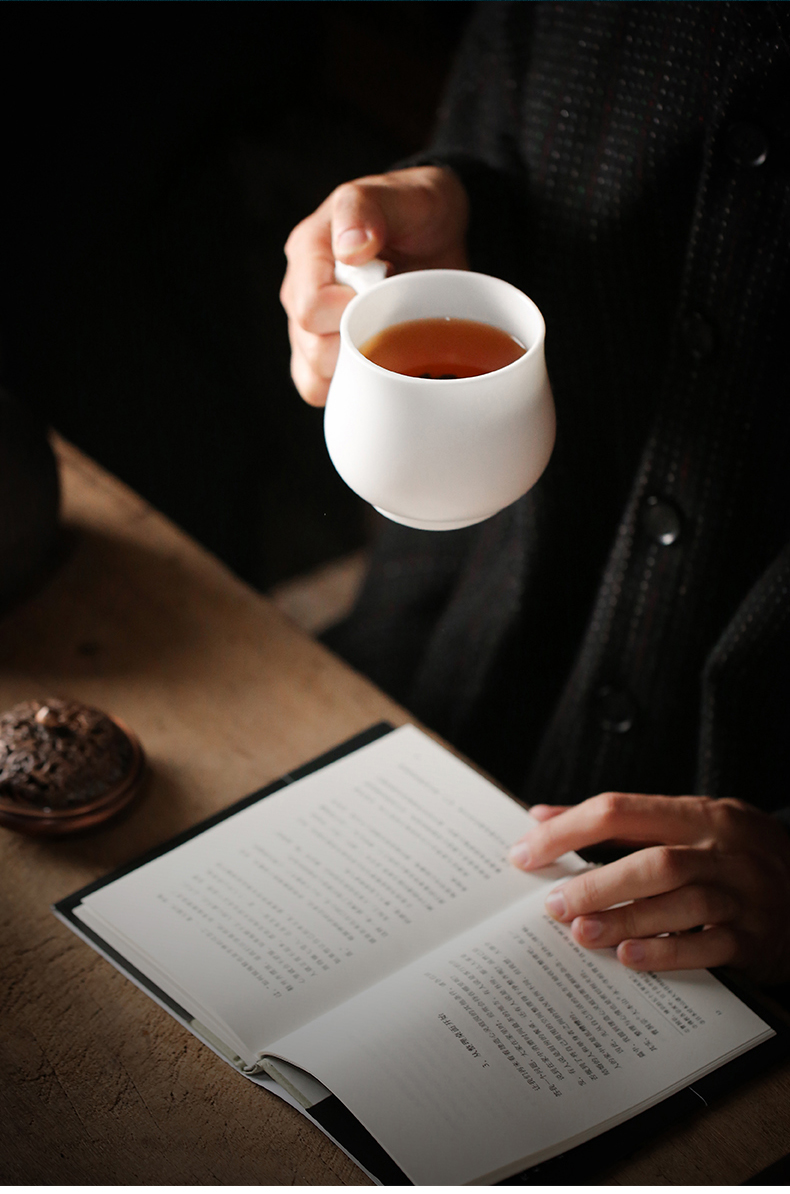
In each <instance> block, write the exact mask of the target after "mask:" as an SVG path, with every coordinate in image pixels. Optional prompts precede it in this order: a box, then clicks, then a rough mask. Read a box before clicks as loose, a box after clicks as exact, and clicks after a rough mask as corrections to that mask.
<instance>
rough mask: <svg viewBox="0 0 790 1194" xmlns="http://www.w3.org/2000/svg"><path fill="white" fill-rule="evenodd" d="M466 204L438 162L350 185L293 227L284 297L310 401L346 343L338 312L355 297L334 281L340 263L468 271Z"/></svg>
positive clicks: (325, 386) (316, 400)
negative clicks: (342, 340)
mask: <svg viewBox="0 0 790 1194" xmlns="http://www.w3.org/2000/svg"><path fill="white" fill-rule="evenodd" d="M468 211H469V208H468V201H467V197H466V191H465V190H464V188H463V186H462V184H461V182H460V180H459V179H458V177H457V175H456V174H454V173H453V171H452V170H446V169H443V168H440V167H438V166H416V167H412V168H411V169H408V170H393V171H392V172H391V173H389V174H377V175H372V176H371V177H369V178H360V179H357V180H356V181H355V182H347V183H344V184H343V185H342V186H340V187H338V188H337V190H335V191H333V192H332V194H331V195H330V196H329V197H328V198H327V199H326V200H325V201H324V202H323V203H322V204H321V206H320V207H319V208H318V209H317V210H316V211H314V212H313V214H312V215H311V216H308V217H307V219H305V220H302V222H301V223H300V224H297V226H296V227H295V228H294V230H293V232H292V233H291V235H290V236H289V238H288V241H287V243H286V246H285V256H286V259H287V262H288V268H287V270H286V274H285V278H284V280H283V285H282V289H281V291H280V299H281V301H282V304H283V306H284V307H285V311H286V314H287V316H288V334H289V336H290V340H291V352H292V357H291V375H292V377H293V380H294V384H295V386H296V388H297V390H298V391H299V393H300V394H301V396H302V398H304V400H305V402H309V403H310V405H311V406H323V405H324V403H325V402H326V396H327V393H328V392H329V383H330V381H331V380H332V374H333V373H334V369H335V364H336V363H337V354H338V351H339V348H340V335H339V333H340V317H341V315H342V314H343V311H344V310H345V308H346V307H347V306H348V304H349V303H350V302H351V300H352V299H353V297H354V291H353V290H352V289H351V287H350V286H344V285H340V284H338V283H336V282H335V262H336V261H340V262H343V263H345V264H346V265H354V266H360V265H365V264H366V263H367V262H368V261H372V260H373V258H375V257H380V258H383V259H384V260H385V261H387V262H389V264H390V268H391V271H392V272H393V273H404V272H406V271H407V270H415V269H466V268H468V261H467V257H466V226H467V221H468Z"/></svg>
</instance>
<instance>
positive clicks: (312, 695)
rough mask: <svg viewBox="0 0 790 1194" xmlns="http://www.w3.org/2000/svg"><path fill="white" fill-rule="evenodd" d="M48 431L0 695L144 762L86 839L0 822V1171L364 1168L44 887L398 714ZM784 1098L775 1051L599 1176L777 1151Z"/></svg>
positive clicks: (300, 1178) (765, 1160) (134, 1175)
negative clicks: (112, 813)
mask: <svg viewBox="0 0 790 1194" xmlns="http://www.w3.org/2000/svg"><path fill="white" fill-rule="evenodd" d="M56 448H57V452H58V456H59V458H60V462H61V470H62V480H63V492H64V504H63V514H64V524H65V527H66V530H67V538H68V544H69V550H68V553H67V555H66V558H65V560H64V562H63V563H62V564H61V566H60V567H59V569H58V570H57V571H56V572H55V574H54V575H53V576H52V577H51V578H50V580H49V581H48V583H47V584H46V585H45V586H44V587H43V588H42V589H41V590H40V591H38V592H37V593H36V594H34V595H33V596H32V597H31V598H30V599H29V600H28V601H26V602H25V603H24V605H22V606H21V607H19V608H17V609H16V610H15V611H13V612H12V613H11V614H9V615H8V616H7V617H6V618H5V619H4V620H3V621H2V622H0V710H1V709H6V708H8V707H10V706H11V705H14V704H16V703H17V702H18V701H22V700H26V699H31V698H39V699H43V698H46V697H48V696H64V697H74V698H77V699H79V700H83V701H86V702H88V703H90V704H93V705H97V706H98V707H99V708H101V709H105V710H106V711H108V712H110V713H113V714H115V715H117V716H119V717H120V718H122V719H123V720H124V721H125V722H126V723H127V724H128V725H129V726H131V727H132V728H133V729H134V730H135V731H136V732H137V734H138V735H139V737H140V738H141V740H142V743H143V746H144V748H145V751H146V753H147V756H148V759H149V763H150V775H149V779H148V781H147V784H146V788H145V790H144V792H143V794H142V796H141V798H140V799H139V801H138V802H137V803H136V805H135V806H134V807H133V808H132V810H131V811H130V812H129V814H128V815H127V816H126V817H125V818H124V819H123V820H122V821H120V822H118V823H117V824H115V825H113V826H110V827H107V828H104V829H100V830H97V831H94V832H93V833H91V834H89V835H85V836H82V837H78V838H74V839H72V840H61V841H44V840H41V841H37V840H35V839H33V838H25V837H23V836H20V835H17V834H15V833H12V832H10V831H8V830H4V829H0V851H2V862H1V864H0V865H1V867H2V888H3V899H2V913H1V914H0V915H1V918H2V937H1V939H0V959H2V962H1V963H0V965H1V967H2V987H1V989H0V1014H1V1015H2V1021H1V1023H2V1030H1V1031H0V1055H1V1056H2V1061H1V1062H0V1065H1V1067H2V1073H1V1074H0V1082H1V1083H2V1085H1V1086H0V1114H2V1122H3V1128H4V1131H3V1146H2V1149H0V1180H2V1181H3V1183H4V1184H16V1183H20V1184H47V1185H51V1184H56V1183H57V1184H68V1185H77V1184H80V1185H81V1184H88V1185H96V1184H107V1185H150V1184H159V1185H210V1184H221V1185H226V1184H230V1185H249V1184H264V1185H266V1184H269V1185H278V1184H285V1185H287V1184H301V1185H343V1184H366V1183H367V1178H366V1177H365V1176H364V1174H362V1173H361V1172H360V1170H359V1169H358V1168H357V1167H356V1166H355V1165H354V1164H353V1163H352V1162H351V1161H350V1160H348V1158H346V1157H345V1156H344V1154H343V1153H342V1152H340V1150H339V1149H337V1148H336V1147H335V1146H334V1145H333V1144H331V1143H330V1142H329V1141H328V1140H327V1139H326V1138H325V1137H324V1136H323V1135H322V1133H320V1132H319V1131H318V1130H317V1129H315V1128H313V1126H312V1125H311V1124H310V1123H308V1122H307V1121H306V1120H305V1119H304V1118H303V1117H302V1116H301V1115H299V1114H298V1113H297V1112H296V1111H294V1110H293V1109H292V1108H290V1107H289V1106H287V1105H286V1104H284V1103H282V1102H280V1101H279V1100H278V1099H277V1098H275V1097H274V1096H272V1095H270V1094H269V1093H268V1092H267V1091H264V1090H262V1089H260V1088H259V1087H257V1086H254V1085H253V1084H252V1083H249V1082H247V1081H245V1080H244V1079H243V1078H242V1077H241V1076H240V1075H239V1074H237V1073H236V1072H235V1071H234V1070H232V1069H231V1068H230V1066H228V1065H227V1064H226V1063H225V1062H223V1061H221V1060H220V1059H219V1058H217V1057H216V1056H215V1055H214V1054H213V1053H211V1052H210V1051H209V1050H208V1049H206V1048H204V1047H203V1046H202V1045H201V1044H200V1043H199V1042H198V1041H197V1040H195V1039H194V1038H193V1037H192V1036H191V1035H190V1033H188V1032H187V1031H186V1030H185V1029H183V1028H182V1027H181V1026H180V1025H178V1024H177V1023H176V1022H175V1021H174V1020H172V1019H171V1018H170V1017H169V1016H168V1015H167V1014H166V1013H165V1012H164V1011H162V1010H161V1009H160V1008H159V1007H158V1006H157V1005H155V1004H154V1003H153V1002H152V1001H151V1000H150V999H149V998H148V997H147V996H146V995H144V994H142V993H141V992H140V991H138V990H137V988H136V987H134V986H133V985H132V984H131V983H130V982H128V981H127V980H126V979H125V978H123V977H122V976H121V975H120V974H118V973H117V972H116V971H115V970H114V969H113V967H112V966H110V965H109V964H108V963H107V962H105V961H104V960H103V959H102V958H100V957H99V956H98V955H97V954H95V953H94V952H93V950H91V949H90V948H89V947H88V946H87V945H85V944H84V943H83V942H81V941H80V940H79V939H78V938H76V937H75V936H74V935H73V934H72V933H71V932H69V930H68V929H66V928H65V926H63V925H61V924H60V923H59V922H58V921H57V920H55V918H54V916H53V915H52V912H51V910H50V905H51V904H52V903H53V902H54V901H55V900H58V899H60V898H62V897H63V896H65V895H68V894H69V893H70V892H72V891H74V890H75V889H77V888H79V887H81V886H82V885H84V884H86V883H88V882H90V881H91V880H92V879H94V878H96V877H98V876H100V875H102V874H104V873H106V872H107V871H109V870H111V869H112V868H114V867H116V866H118V865H120V864H121V863H124V862H126V861H127V860H129V859H132V858H134V857H136V856H137V855H138V854H140V853H141V852H142V851H144V850H146V849H147V848H149V847H150V846H152V845H155V844H156V843H158V842H161V841H163V840H165V839H166V838H168V837H170V836H171V835H172V834H174V833H177V832H178V831H180V830H182V829H184V828H186V827H187V826H190V825H192V824H194V823H195V822H196V821H198V820H199V819H201V818H202V817H204V816H206V815H208V814H209V813H211V812H214V811H216V810H217V809H220V808H222V807H224V806H225V805H227V804H229V803H230V802H232V801H233V800H236V799H237V798H239V797H240V796H243V795H244V794H245V793H247V792H249V791H251V790H253V789H255V788H257V787H260V786H261V785H263V784H265V783H267V782H268V781H270V780H272V779H275V778H276V777H277V776H278V775H280V774H282V773H283V772H286V771H288V770H290V769H292V768H294V767H296V766H298V765H299V764H301V763H304V762H306V761H307V760H308V759H310V758H313V757H314V756H316V755H318V754H320V753H321V752H323V751H325V750H327V749H328V748H330V747H332V746H334V745H335V744H337V743H338V742H341V741H342V740H344V739H346V738H348V737H350V736H351V735H353V734H355V733H357V732H359V731H360V730H362V729H364V728H365V727H366V726H368V725H370V724H371V723H373V722H375V721H378V720H380V719H382V718H387V719H389V720H391V721H393V722H394V723H396V724H400V723H402V722H404V721H406V720H408V716H407V714H406V713H405V712H404V711H403V710H402V709H401V708H399V707H398V706H397V705H395V704H393V702H392V701H390V700H389V699H388V698H387V697H385V696H384V695H383V694H382V693H381V692H379V691H378V690H377V689H375V688H374V687H373V686H372V685H371V684H370V683H369V682H367V681H366V680H365V679H363V678H362V677H361V676H359V675H357V674H355V673H354V672H353V671H352V670H351V669H349V668H348V667H346V666H345V665H344V664H342V663H341V662H340V661H338V660H337V659H335V658H334V657H333V656H332V655H331V654H330V653H329V652H327V651H326V650H324V649H323V648H322V647H321V646H320V645H319V644H317V643H316V642H314V641H313V640H312V639H310V638H309V637H308V636H307V635H305V634H304V633H303V632H302V631H300V630H298V629H297V628H296V627H295V626H294V625H292V624H291V623H290V622H288V620H287V619H286V618H285V617H283V616H282V615H281V614H280V613H278V611H277V610H276V609H275V608H274V607H273V606H272V605H271V604H270V603H269V602H267V601H266V600H265V599H264V598H262V597H260V596H259V595H257V594H255V593H254V592H252V591H251V590H250V589H248V588H247V587H246V586H245V585H244V584H242V583H241V582H240V581H239V580H237V579H236V578H235V577H234V576H232V575H231V574H230V573H229V572H228V571H227V570H226V569H225V568H224V567H223V566H222V565H221V564H220V563H219V562H218V561H217V560H216V559H214V558H213V557H212V556H210V555H209V554H208V553H207V552H205V551H203V550H202V549H201V548H200V547H198V546H197V545H196V544H195V543H194V542H192V541H191V540H190V539H189V538H188V537H187V536H185V535H184V534H183V533H182V532H180V531H179V530H178V529H177V528H176V527H174V526H173V525H172V524H170V523H169V522H168V521H167V520H166V519H164V518H163V517H162V516H161V515H159V514H157V513H156V512H155V511H154V510H152V509H151V508H150V507H149V506H148V505H146V504H145V503H144V502H143V501H142V500H141V499H140V498H138V497H137V496H136V495H135V494H133V493H132V492H131V491H130V490H129V489H127V488H126V487H125V486H123V485H121V484H120V483H119V482H118V481H116V480H115V479H114V478H112V477H110V476H108V474H106V473H105V472H104V471H103V470H101V469H100V468H99V467H98V466H96V465H95V464H94V463H93V462H91V461H89V460H88V459H86V458H85V457H84V456H82V455H81V454H80V453H79V452H77V451H76V450H75V449H74V448H72V447H70V446H69V445H67V444H65V443H63V442H62V441H59V440H58V441H56ZM788 1107H790V1067H784V1068H783V1069H781V1070H777V1071H775V1072H774V1073H773V1074H771V1075H770V1076H768V1077H766V1078H764V1079H762V1080H761V1081H760V1082H759V1083H755V1084H753V1085H752V1086H751V1087H747V1088H743V1089H742V1090H740V1091H739V1092H738V1094H737V1095H736V1096H734V1097H732V1098H730V1099H729V1100H727V1101H725V1102H724V1103H723V1104H722V1105H721V1106H718V1107H717V1108H715V1109H713V1110H710V1111H707V1112H705V1113H704V1114H703V1115H700V1116H699V1117H696V1118H695V1119H694V1120H693V1121H692V1122H690V1123H689V1124H687V1125H686V1126H684V1127H683V1128H682V1129H680V1130H679V1131H676V1132H673V1133H671V1134H670V1135H669V1136H667V1137H666V1138H664V1139H661V1140H657V1141H656V1142H655V1143H654V1144H653V1145H652V1146H651V1147H650V1148H649V1149H646V1150H643V1151H642V1152H641V1153H640V1154H639V1155H638V1156H637V1157H636V1158H634V1159H633V1160H631V1161H629V1162H624V1163H620V1164H618V1165H616V1166H615V1168H613V1170H612V1171H611V1173H609V1174H608V1175H607V1176H606V1181H607V1182H608V1183H610V1184H621V1183H639V1184H680V1183H691V1184H707V1183H724V1184H728V1183H735V1182H741V1181H743V1180H744V1179H745V1178H746V1177H749V1176H751V1175H752V1174H754V1173H756V1172H758V1171H759V1170H760V1169H762V1168H763V1167H765V1166H766V1165H769V1164H771V1163H772V1162H773V1161H775V1160H776V1159H777V1158H778V1157H780V1156H781V1155H782V1154H783V1153H786V1152H788V1151H790V1122H789V1121H790V1114H788V1110H787V1109H788ZM613 1160H615V1159H614V1158H613Z"/></svg>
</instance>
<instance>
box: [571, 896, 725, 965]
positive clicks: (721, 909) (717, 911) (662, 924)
mask: <svg viewBox="0 0 790 1194" xmlns="http://www.w3.org/2000/svg"><path fill="white" fill-rule="evenodd" d="M739 911H740V903H739V901H737V900H736V899H735V898H734V897H733V896H732V895H731V894H730V893H729V892H726V891H722V890H721V888H718V887H712V886H706V885H703V884H691V885H689V886H688V887H681V888H678V889H677V890H675V891H672V892H667V893H665V894H663V895H658V896H651V897H650V898H649V899H643V900H635V901H634V902H633V903H630V904H625V905H624V906H623V907H621V908H612V909H610V910H609V911H607V912H598V913H596V914H595V915H594V916H577V917H575V918H574V920H573V922H572V924H571V932H572V933H573V936H574V938H575V939H576V940H577V941H578V942H579V944H580V945H586V946H588V947H589V948H591V949H606V948H609V947H611V946H616V945H619V944H620V942H621V941H626V940H627V939H628V938H630V937H657V936H658V935H659V933H682V932H687V931H688V930H689V929H693V928H696V927H697V926H698V925H722V924H728V923H730V922H731V921H733V920H734V919H735V917H736V916H737V915H738V912H739Z"/></svg>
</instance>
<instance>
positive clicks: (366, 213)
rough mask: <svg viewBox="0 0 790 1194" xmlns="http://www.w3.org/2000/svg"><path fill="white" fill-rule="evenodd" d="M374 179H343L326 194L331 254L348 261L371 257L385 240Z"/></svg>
mask: <svg viewBox="0 0 790 1194" xmlns="http://www.w3.org/2000/svg"><path fill="white" fill-rule="evenodd" d="M383 191H386V188H381V187H377V186H376V184H375V182H372V181H371V182H370V183H365V182H364V181H362V180H360V181H359V182H347V183H344V184H343V186H341V187H338V188H337V190H336V191H334V192H333V194H332V195H331V196H330V199H329V202H330V210H331V223H330V233H331V246H332V253H333V255H334V256H335V257H336V258H337V259H338V260H340V261H344V262H347V263H348V264H349V265H362V264H364V263H365V262H366V261H372V259H373V258H374V257H375V256H376V254H377V253H378V252H380V250H381V249H382V248H383V247H384V245H385V243H386V240H387V217H386V215H385V212H384V210H383V208H382V204H381V194H382V192H383Z"/></svg>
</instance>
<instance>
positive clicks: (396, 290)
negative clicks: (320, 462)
mask: <svg viewBox="0 0 790 1194" xmlns="http://www.w3.org/2000/svg"><path fill="white" fill-rule="evenodd" d="M385 269H386V267H385V266H384V265H383V264H382V263H379V262H375V263H370V265H369V266H365V267H362V268H361V269H353V268H351V267H341V266H338V267H337V268H336V276H337V279H338V281H342V282H347V283H348V284H350V285H352V286H354V288H355V289H356V290H357V291H358V293H357V296H356V297H355V298H354V299H352V301H351V302H350V303H349V305H348V306H347V307H346V309H345V311H344V312H343V317H342V320H341V323H340V353H339V356H338V361H337V366H336V368H335V373H334V376H333V378H332V383H331V386H330V388H329V396H328V398H327V403H326V412H325V416H324V434H325V437H326V444H327V449H328V451H329V455H330V457H331V459H332V462H333V464H334V466H335V468H336V469H337V471H338V473H339V474H340V476H341V477H342V478H343V480H344V481H345V482H346V484H347V485H349V486H350V487H351V489H353V490H354V491H355V492H356V493H358V494H359V495H360V497H363V498H364V499H365V500H366V501H368V502H370V503H371V505H373V506H375V507H376V509H377V510H378V511H379V512H380V513H381V514H384V515H386V517H387V518H391V519H393V521H395V522H400V523H403V524H405V525H406V526H410V527H418V528H420V529H422V530H434V531H444V530H455V529H457V528H459V527H465V526H472V525H473V524H474V523H477V522H482V521H483V519H486V518H490V517H491V516H492V515H493V514H496V513H497V512H498V511H499V510H502V509H504V507H505V506H509V505H510V503H511V502H514V501H516V499H517V498H519V497H521V495H522V494H524V493H526V492H527V490H528V489H530V488H531V487H532V486H533V485H534V484H535V482H536V481H537V479H538V478H539V477H540V475H541V473H542V472H543V470H544V469H545V467H546V465H547V463H548V461H549V457H550V456H551V452H552V448H553V447H554V436H555V415H554V401H553V398H552V394H551V387H550V385H549V380H548V376H547V373H546V363H545V358H544V351H543V346H544V339H545V332H546V328H545V324H544V322H543V316H542V315H541V313H540V311H539V310H538V308H537V307H536V306H535V304H534V303H533V302H532V300H531V299H529V298H527V296H526V295H525V294H522V293H521V291H520V290H517V289H516V288H515V286H511V285H510V284H509V283H508V282H503V281H502V280H501V279H500V278H492V277H488V276H487V275H485V274H476V273H472V272H470V271H467V270H447V269H437V270H415V271H414V272H412V273H405V274H397V275H395V276H394V277H391V278H383V271H384V270H385ZM382 278H383V280H382ZM371 283H372V284H371ZM444 317H450V318H456V319H472V320H476V321H478V322H481V323H488V324H493V325H494V326H495V327H498V328H501V329H502V330H503V331H505V332H507V333H509V334H510V335H511V336H514V337H515V338H516V339H517V340H519V341H520V342H521V343H522V344H523V345H525V347H526V352H525V353H524V355H523V356H521V357H519V358H518V360H516V361H513V362H512V364H510V365H506V366H505V367H504V368H502V369H497V370H495V371H494V372H491V373H483V374H480V375H479V376H477V377H459V378H452V379H444V378H421V377H407V376H405V375H404V374H401V373H394V372H391V371H390V370H388V369H384V368H382V367H381V366H379V365H375V364H374V363H373V362H372V361H369V360H368V359H367V357H365V356H363V355H362V353H361V352H360V346H361V345H364V344H365V342H366V341H367V340H369V339H370V337H371V336H374V335H376V334H377V333H378V332H381V331H383V329H384V328H387V327H390V326H391V325H392V324H396V323H400V322H402V321H405V320H410V319H432V318H444Z"/></svg>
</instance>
